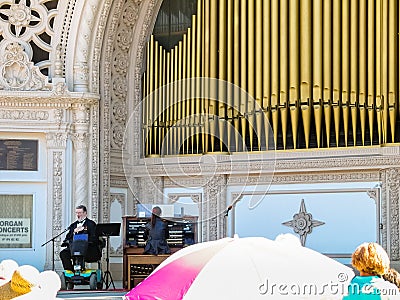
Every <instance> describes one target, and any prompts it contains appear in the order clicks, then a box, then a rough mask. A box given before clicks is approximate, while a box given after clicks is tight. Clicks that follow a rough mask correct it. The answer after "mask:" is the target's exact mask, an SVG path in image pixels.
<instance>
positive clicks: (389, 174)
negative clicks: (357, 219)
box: [381, 168, 400, 261]
mask: <svg viewBox="0 0 400 300" xmlns="http://www.w3.org/2000/svg"><path fill="white" fill-rule="evenodd" d="M399 176H400V171H399V169H396V168H390V169H386V170H384V171H383V172H382V181H383V186H382V204H381V205H382V223H383V226H384V227H383V237H382V244H383V246H384V247H385V248H386V250H387V252H388V254H389V257H390V259H391V260H392V261H399V260H400V249H399V236H400V231H399V226H400V223H399V222H400V218H399V201H400V192H399V189H400V178H399Z"/></svg>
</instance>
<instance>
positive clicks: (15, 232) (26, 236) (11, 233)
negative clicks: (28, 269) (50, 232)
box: [0, 218, 31, 247]
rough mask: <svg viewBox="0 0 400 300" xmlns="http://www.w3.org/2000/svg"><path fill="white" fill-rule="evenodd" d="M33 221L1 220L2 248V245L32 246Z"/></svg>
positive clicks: (25, 219) (19, 219) (0, 242)
mask: <svg viewBox="0 0 400 300" xmlns="http://www.w3.org/2000/svg"><path fill="white" fill-rule="evenodd" d="M30 243H31V219H29V218H0V247H1V244H30Z"/></svg>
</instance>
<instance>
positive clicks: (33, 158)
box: [0, 140, 38, 171]
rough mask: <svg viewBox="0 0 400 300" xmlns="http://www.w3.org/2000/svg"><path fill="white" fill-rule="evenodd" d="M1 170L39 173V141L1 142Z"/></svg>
mask: <svg viewBox="0 0 400 300" xmlns="http://www.w3.org/2000/svg"><path fill="white" fill-rule="evenodd" d="M0 170H8V171H14V170H15V171H37V170H38V141H37V140H0Z"/></svg>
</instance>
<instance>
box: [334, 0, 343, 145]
mask: <svg viewBox="0 0 400 300" xmlns="http://www.w3.org/2000/svg"><path fill="white" fill-rule="evenodd" d="M340 15H341V14H340V1H335V0H333V17H332V18H333V45H332V51H333V55H332V58H333V59H332V61H333V64H332V68H333V78H332V79H333V87H332V89H333V99H332V107H333V118H334V123H335V138H336V147H339V129H340V109H341V108H340V85H341V84H340V83H341V76H340V75H341V68H340V66H341V57H340V53H341V39H340V32H341V28H342V27H341V20H340Z"/></svg>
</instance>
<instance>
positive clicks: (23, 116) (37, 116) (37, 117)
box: [0, 109, 49, 121]
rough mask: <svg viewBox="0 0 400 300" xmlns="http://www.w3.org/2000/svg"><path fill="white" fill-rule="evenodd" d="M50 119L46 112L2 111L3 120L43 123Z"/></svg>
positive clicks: (0, 112)
mask: <svg viewBox="0 0 400 300" xmlns="http://www.w3.org/2000/svg"><path fill="white" fill-rule="evenodd" d="M48 118H49V113H48V112H47V111H45V110H36V111H35V110H25V109H24V110H6V109H0V119H3V120H29V121H42V120H47V119H48Z"/></svg>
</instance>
